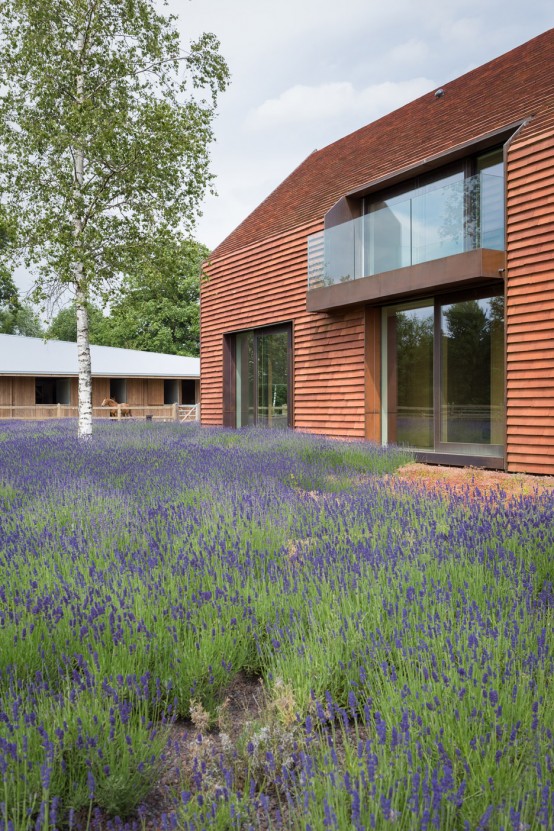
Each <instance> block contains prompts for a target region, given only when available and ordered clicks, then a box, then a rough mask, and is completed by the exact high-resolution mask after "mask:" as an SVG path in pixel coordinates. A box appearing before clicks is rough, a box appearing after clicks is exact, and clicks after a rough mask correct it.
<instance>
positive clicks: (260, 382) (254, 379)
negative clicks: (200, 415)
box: [234, 327, 291, 427]
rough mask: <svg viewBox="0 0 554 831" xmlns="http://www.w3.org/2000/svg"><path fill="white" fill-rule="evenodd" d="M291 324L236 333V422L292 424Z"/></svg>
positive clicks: (271, 424) (241, 423)
mask: <svg viewBox="0 0 554 831" xmlns="http://www.w3.org/2000/svg"><path fill="white" fill-rule="evenodd" d="M290 341H291V330H290V327H286V328H281V327H280V328H279V329H259V330H254V331H249V332H240V333H238V334H237V335H235V390H234V392H235V425H236V426H237V427H245V426H246V425H248V424H259V425H264V426H267V427H287V426H289V425H290V423H291V406H290V402H291V398H290Z"/></svg>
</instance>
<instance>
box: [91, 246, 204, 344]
mask: <svg viewBox="0 0 554 831" xmlns="http://www.w3.org/2000/svg"><path fill="white" fill-rule="evenodd" d="M148 250H149V252H150V254H151V256H150V257H149V258H148V260H143V262H142V264H141V267H140V269H138V270H137V271H135V272H134V273H133V274H132V276H128V277H127V278H126V279H125V280H124V282H123V284H122V286H121V289H120V292H119V295H118V298H117V299H116V301H115V303H113V305H112V309H111V314H110V317H109V320H108V327H107V332H105V338H106V340H105V341H104V342H109V344H110V345H111V346H122V347H125V348H127V349H143V350H146V351H149V352H166V353H168V354H172V355H198V354H199V353H200V305H199V304H200V277H201V272H202V263H203V262H204V261H205V260H206V259H207V258H208V255H209V250H208V249H207V248H206V246H204V245H201V244H200V243H198V242H195V241H194V240H191V239H185V238H182V239H179V238H175V237H174V236H173V235H167V234H159V235H158V238H157V241H156V244H155V245H154V244H151V245H149V246H148ZM135 262H137V258H135Z"/></svg>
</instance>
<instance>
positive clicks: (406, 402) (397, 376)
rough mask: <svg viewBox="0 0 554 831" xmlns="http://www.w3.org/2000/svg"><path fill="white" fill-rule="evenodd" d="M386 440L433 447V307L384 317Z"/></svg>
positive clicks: (429, 306)
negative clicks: (386, 378) (385, 319)
mask: <svg viewBox="0 0 554 831" xmlns="http://www.w3.org/2000/svg"><path fill="white" fill-rule="evenodd" d="M386 348H387V357H388V367H387V376H388V384H387V390H386V393H387V421H388V441H389V442H394V443H397V444H406V445H409V446H410V447H425V448H430V447H433V441H434V431H433V306H432V305H424V306H421V307H419V308H407V309H406V308H402V309H398V310H394V311H392V310H391V312H390V314H388V316H387V345H386Z"/></svg>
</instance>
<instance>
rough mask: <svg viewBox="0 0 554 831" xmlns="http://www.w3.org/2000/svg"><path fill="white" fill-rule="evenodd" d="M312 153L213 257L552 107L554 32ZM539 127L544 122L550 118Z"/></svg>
mask: <svg viewBox="0 0 554 831" xmlns="http://www.w3.org/2000/svg"><path fill="white" fill-rule="evenodd" d="M443 89H444V95H443V96H442V97H439V98H437V97H435V94H434V92H429V93H427V94H426V95H423V96H422V97H421V98H418V99H417V100H415V101H412V102H411V103H409V104H406V105H405V106H404V107H401V108H400V109H398V110H395V111H394V112H392V113H390V114H389V115H386V116H384V117H383V118H380V119H379V120H378V121H375V122H373V123H372V124H369V125H367V126H366V127H362V128H361V129H360V130H357V131H356V132H354V133H351V134H350V135H348V136H345V137H344V138H341V139H339V140H338V141H335V142H334V143H333V144H330V145H328V146H327V147H325V148H323V149H322V150H317V151H315V152H313V153H312V154H311V155H310V156H308V158H307V159H306V160H305V161H304V162H302V164H300V165H299V167H297V168H296V170H294V171H293V172H292V173H291V174H290V176H288V177H287V178H286V179H285V180H284V182H282V183H281V184H280V185H279V186H278V187H277V188H276V189H275V190H274V191H273V193H271V194H270V195H269V196H268V197H267V198H266V199H265V200H264V201H263V202H262V203H261V204H260V205H259V206H258V207H257V208H256V209H255V210H254V211H253V212H252V213H251V214H250V215H249V216H248V217H247V218H246V219H245V220H244V221H243V222H242V223H241V224H240V225H239V226H238V227H237V228H236V229H235V230H234V231H233V232H232V233H231V234H230V235H229V236H228V237H227V239H225V240H224V241H223V242H222V243H221V244H220V245H219V246H218V247H217V248H216V250H215V251H214V252H213V255H212V258H217V257H219V256H224V255H226V254H229V253H231V252H233V251H236V250H238V249H240V248H242V247H244V246H245V245H249V244H251V243H253V242H257V241H260V240H263V239H265V238H267V237H270V236H274V235H275V234H280V233H284V232H286V231H288V230H290V229H292V228H294V227H296V226H298V225H301V224H303V223H307V222H312V221H315V220H317V219H322V218H323V216H324V214H325V213H326V212H327V211H328V210H329V208H330V207H332V205H334V204H335V202H336V201H337V200H338V199H339V198H340V197H341V196H343V195H344V194H345V193H347V192H348V191H350V190H354V189H355V188H358V187H361V186H362V185H363V184H364V183H367V182H370V181H373V180H377V179H380V178H381V177H383V176H386V175H389V174H391V173H393V172H394V171H395V170H398V169H401V168H404V167H408V166H410V165H415V164H417V163H420V162H422V161H423V160H424V159H426V158H429V157H432V156H435V155H438V154H440V153H442V152H445V151H446V150H448V149H449V148H453V147H455V146H458V145H463V144H464V143H465V142H469V141H472V140H474V139H477V138H478V137H479V136H482V135H486V134H487V133H489V132H492V131H494V130H497V129H501V128H503V127H506V126H508V125H509V124H513V123H514V122H516V121H519V120H523V119H526V118H529V117H531V118H532V120H531V123H530V125H529V128H528V129H529V130H530V131H533V129H534V128H533V118H534V119H535V120H536V121H541V120H542V119H541V118H540V115H541V113H542V112H543V111H545V114H546V112H548V113H549V115H550V114H551V112H552V107H553V102H554V29H550V30H549V31H547V32H545V33H544V34H542V35H539V36H538V37H536V38H533V40H530V41H528V42H527V43H525V44H523V45H522V46H518V47H517V48H515V49H512V50H511V51H510V52H507V53H506V54H505V55H502V56H500V57H499V58H495V59H494V60H492V61H490V62H488V63H486V64H484V65H483V66H481V67H478V68H477V69H474V70H472V71H471V72H468V73H467V74H465V75H462V76H461V77H460V78H457V79H456V80H454V81H450V82H449V83H447V84H444V86H443ZM545 121H550V119H549V118H547V119H545Z"/></svg>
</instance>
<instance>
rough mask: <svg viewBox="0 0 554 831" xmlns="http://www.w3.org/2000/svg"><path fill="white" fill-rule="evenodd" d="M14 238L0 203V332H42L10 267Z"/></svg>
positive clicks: (22, 333) (36, 333) (34, 313)
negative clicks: (20, 295) (21, 297)
mask: <svg viewBox="0 0 554 831" xmlns="http://www.w3.org/2000/svg"><path fill="white" fill-rule="evenodd" d="M15 240H16V231H15V227H14V225H13V223H12V222H11V221H10V220H9V219H8V216H7V214H6V212H5V210H4V208H3V207H2V206H1V205H0V333H1V334H3V335H29V336H31V337H40V335H42V334H43V332H42V326H41V323H40V320H39V318H38V315H37V314H36V312H35V311H34V309H33V308H32V306H31V304H30V303H26V302H25V301H22V300H21V299H20V297H19V292H18V290H17V286H16V285H15V282H14V279H13V277H12V274H11V269H10V264H9V263H10V255H11V253H12V248H13V246H14V243H15Z"/></svg>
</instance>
